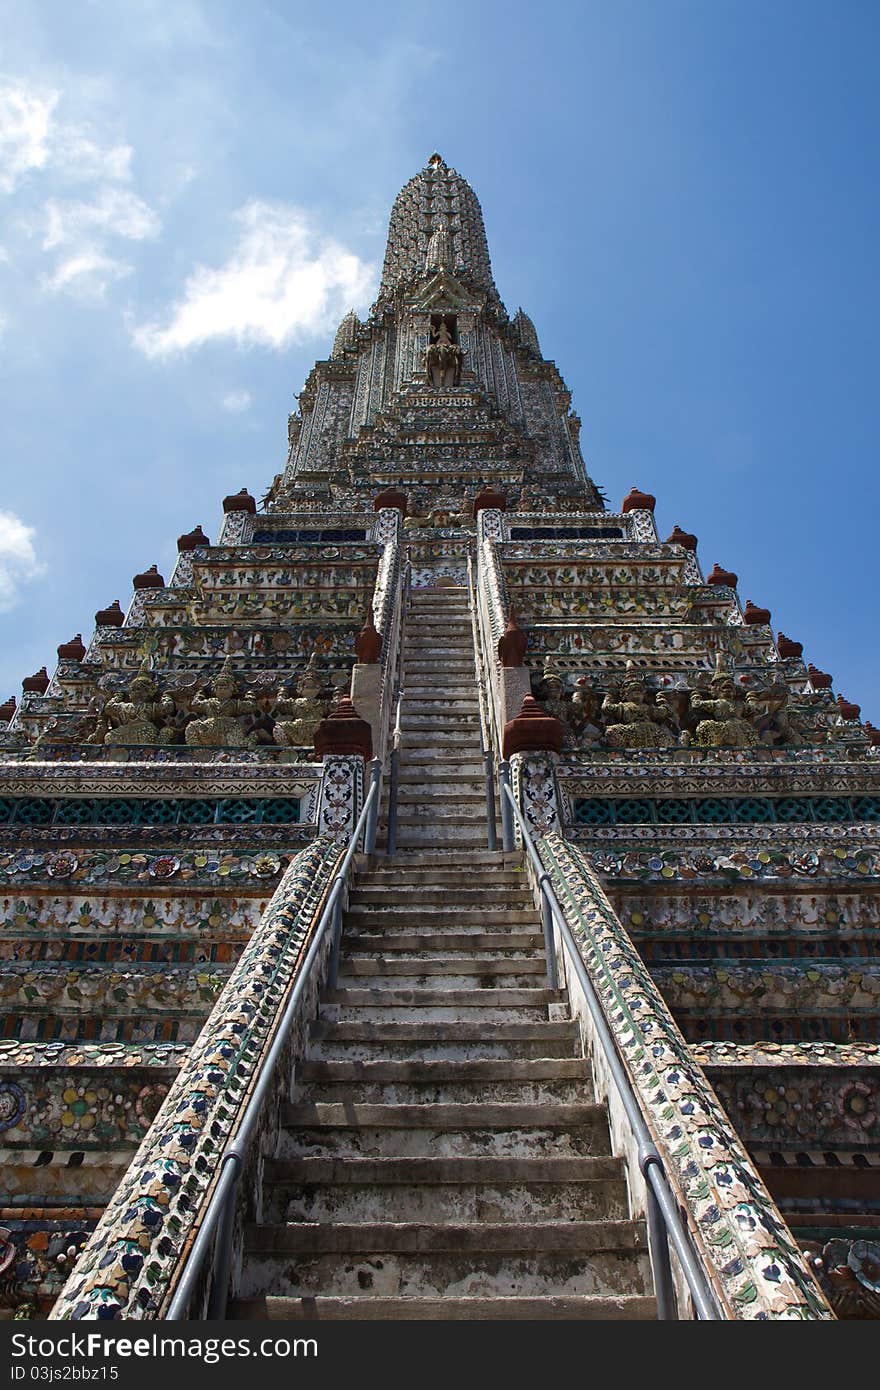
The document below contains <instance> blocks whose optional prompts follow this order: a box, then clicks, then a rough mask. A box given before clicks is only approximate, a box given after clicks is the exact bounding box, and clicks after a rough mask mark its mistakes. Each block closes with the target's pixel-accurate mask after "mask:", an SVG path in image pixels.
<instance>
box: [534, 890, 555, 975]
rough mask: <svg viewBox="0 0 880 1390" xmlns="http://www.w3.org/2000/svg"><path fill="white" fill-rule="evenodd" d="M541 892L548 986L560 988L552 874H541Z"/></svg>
mask: <svg viewBox="0 0 880 1390" xmlns="http://www.w3.org/2000/svg"><path fill="white" fill-rule="evenodd" d="M538 889H539V891H540V894H541V925H542V927H543V928H544V957H545V959H546V961H547V988H548V989H554V990H555V989H558V988H559V971H558V968H557V965H556V939H555V936H554V933H553V905H552V898H551V896H550V894H551V891H552V890H551V888H550V875H549V874H546V873H544V874H541V877H540V878H539V879H538Z"/></svg>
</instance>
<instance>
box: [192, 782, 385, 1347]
mask: <svg viewBox="0 0 880 1390" xmlns="http://www.w3.org/2000/svg"><path fill="white" fill-rule="evenodd" d="M376 763H378V759H374V768H375V765H376ZM380 772H381V765H380ZM378 796H379V778H378V777H376V776H375V775H373V776H371V778H370V787H369V790H368V792H367V795H366V797H365V798H364V804H363V807H362V808H361V813H360V815H359V817H358V820H357V824H356V826H355V828H354V830H353V831H352V834H351V838H350V840H349V842H348V848H347V849H346V852H345V856H344V858H343V860H342V864H341V865H340V868H339V869H338V871H337V872H336V873H335V874H334V876H333V880H332V883H331V885H330V891H329V893H328V895H327V900H326V902H325V904H324V910H323V911H322V913H321V916H320V918H319V920H318V925H317V927H316V928H315V931H314V934H313V936H312V940H311V942H310V944H309V948H308V950H307V951H306V954H305V957H304V959H303V961H302V964H301V966H300V968H299V970H298V971H297V974H296V979H295V980H294V983H293V988H292V990H291V992H290V998H289V999H288V1001H287V1005H286V1006H285V1009H284V1013H283V1014H282V1016H281V1021H280V1023H279V1024H278V1027H277V1029H276V1032H275V1037H274V1038H273V1040H272V1046H271V1047H270V1049H269V1052H268V1054H267V1056H266V1059H265V1061H264V1063H263V1065H262V1067H261V1069H260V1074H259V1076H258V1078H257V1083H256V1085H255V1087H254V1089H253V1091H252V1092H251V1094H250V1096H249V1098H248V1101H247V1104H246V1105H245V1108H244V1113H243V1115H242V1117H241V1121H240V1123H239V1126H238V1129H237V1130H236V1132H235V1137H234V1138H233V1139H232V1140H231V1142H230V1143H229V1145H228V1146H227V1148H226V1150H225V1152H224V1154H223V1157H222V1159H221V1162H220V1172H219V1176H218V1178H217V1184H216V1186H215V1188H214V1191H213V1193H212V1195H211V1198H210V1201H209V1202H208V1205H207V1208H206V1210H205V1214H204V1216H203V1218H202V1223H201V1226H200V1227H199V1233H198V1235H197V1236H196V1239H195V1241H194V1242H193V1246H192V1249H191V1250H190V1253H189V1256H188V1258H187V1261H186V1266H185V1268H184V1271H183V1274H182V1275H181V1278H180V1281H179V1283H178V1285H177V1288H176V1290H175V1293H174V1297H173V1298H172V1300H171V1303H170V1305H169V1308H168V1312H167V1314H166V1318H167V1319H168V1320H169V1321H173V1320H175V1319H178V1318H180V1319H185V1318H186V1317H187V1308H188V1306H189V1301H190V1299H191V1297H192V1295H193V1291H194V1289H195V1286H196V1283H197V1281H198V1279H199V1277H200V1275H201V1273H202V1268H203V1266H204V1264H205V1261H206V1259H207V1257H208V1255H209V1253H210V1251H211V1242H212V1239H213V1237H214V1233H215V1231H216V1233H217V1234H216V1240H215V1242H214V1249H213V1265H214V1278H213V1281H212V1284H211V1292H210V1297H209V1301H208V1310H207V1315H206V1316H207V1318H208V1319H210V1320H212V1321H215V1320H222V1319H223V1318H225V1316H226V1304H227V1301H228V1296H229V1294H228V1287H229V1273H230V1268H231V1264H232V1238H233V1230H234V1225H235V1189H236V1186H237V1183H238V1179H239V1177H240V1176H241V1173H242V1170H243V1168H244V1164H245V1160H246V1157H247V1152H248V1149H249V1147H250V1144H251V1141H252V1139H253V1137H254V1131H255V1129H256V1126H257V1122H258V1120H259V1118H260V1115H261V1113H262V1109H263V1105H264V1103H265V1101H266V1097H267V1095H268V1093H269V1090H270V1088H271V1085H272V1082H273V1079H274V1075H275V1068H276V1066H277V1064H278V1062H279V1060H280V1058H281V1055H282V1053H283V1051H284V1048H285V1045H286V1043H287V1036H288V1033H289V1032H290V1029H291V1027H292V1025H293V1022H294V1020H295V1018H296V1014H297V1010H298V1008H299V1003H300V1000H301V999H302V996H303V993H304V991H305V989H306V986H307V984H308V983H309V980H310V977H311V973H312V968H313V966H314V963H315V960H316V959H317V956H318V952H319V951H320V949H321V947H322V945H323V943H324V938H325V937H326V935H327V931H328V928H329V929H331V930H332V932H333V940H332V946H331V958H330V972H329V974H330V981H331V984H332V983H333V977H334V975H335V971H336V967H337V963H338V960H339V938H340V934H341V929H342V894H343V892H344V889H345V884H346V881H347V878H348V870H349V868H350V867H351V861H352V859H353V858H354V855H355V852H356V849H357V844H358V841H359V839H360V837H361V833H362V831H364V829H365V828H368V822H369V817H370V816H371V813H372V808H373V806H374V804H375V803H376V801H377V800H378ZM365 849H366V850H367V852H368V853H370V852H371V850H372V846H371V845H370V844H369V841H368V840H367V843H366V844H365Z"/></svg>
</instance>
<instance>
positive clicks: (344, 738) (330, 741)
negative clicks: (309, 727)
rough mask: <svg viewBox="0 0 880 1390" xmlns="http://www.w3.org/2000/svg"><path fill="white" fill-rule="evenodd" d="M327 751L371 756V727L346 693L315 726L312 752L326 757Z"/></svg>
mask: <svg viewBox="0 0 880 1390" xmlns="http://www.w3.org/2000/svg"><path fill="white" fill-rule="evenodd" d="M328 753H337V754H347V755H352V754H353V755H357V756H360V757H362V758H364V759H366V760H367V761H369V760H370V758H372V756H373V733H372V730H371V729H370V726H369V724H368V723H367V721H366V719H361V717H360V715H359V714H358V712H357V710H356V709H355V707H354V705H353V704H352V703H351V700H350V699H349V698H348V696H347V695H343V696H342V697H341V699H339V700H338V701H337V703H336V706H335V708H334V709H333V710H331V712H330V713H329V714H328V715H327V718H326V719H322V720H321V722H320V724H319V725H318V727H317V729H316V730H315V756H316V757H318V758H326V757H327V755H328Z"/></svg>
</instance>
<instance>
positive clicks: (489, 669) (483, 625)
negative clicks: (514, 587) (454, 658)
mask: <svg viewBox="0 0 880 1390" xmlns="http://www.w3.org/2000/svg"><path fill="white" fill-rule="evenodd" d="M481 573H482V574H483V576H484V577H485V563H484V559H483V556H482V552H481V550H480V549H478V551H477V586H476V599H477V614H478V618H479V624H480V646H481V650H482V654H483V665H484V669H485V686H484V688H485V691H486V704H487V707H488V711H489V744H490V747H492V748H493V749H494V750H495V754H496V756H497V755H498V754H499V753H500V750H501V745H502V740H503V735H504V730H503V728H502V725H501V720H500V718H499V715H498V701H497V699H496V698H495V696H494V694H493V685H492V679H491V678H492V675H493V670H494V668H493V657H492V654H493V652H494V651H495V643H494V638H493V633H492V622H491V618H490V616H489V614H488V612H487V610H486V603H485V598H486V594H485V586H484V580H483V579H481ZM487 628H488V631H487ZM501 814H502V816H503V815H504V804H503V802H502V806H501Z"/></svg>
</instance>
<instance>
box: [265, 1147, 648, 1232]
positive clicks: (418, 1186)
mask: <svg viewBox="0 0 880 1390" xmlns="http://www.w3.org/2000/svg"><path fill="white" fill-rule="evenodd" d="M308 1162H311V1163H312V1164H315V1163H317V1164H319V1165H320V1166H321V1167H323V1168H324V1169H328V1168H336V1169H338V1170H340V1176H339V1177H338V1178H337V1179H336V1180H335V1181H334V1180H332V1179H331V1180H328V1179H326V1178H325V1179H319V1180H317V1181H316V1180H315V1179H312V1180H311V1181H310V1180H308V1179H306V1180H305V1181H303V1180H299V1181H298V1180H297V1179H296V1178H295V1177H291V1176H290V1171H289V1170H291V1169H293V1170H295V1169H296V1168H297V1167H298V1165H296V1164H288V1165H284V1164H277V1165H271V1166H270V1167H269V1171H268V1172H266V1173H265V1175H264V1184H265V1189H266V1199H267V1206H266V1218H267V1220H269V1221H273V1222H274V1221H284V1222H289V1221H305V1222H314V1221H328V1222H339V1223H345V1224H348V1223H354V1222H376V1221H388V1222H390V1221H398V1222H406V1223H409V1222H413V1221H423V1222H428V1223H430V1222H437V1221H440V1220H442V1221H448V1222H450V1223H456V1224H461V1223H465V1222H467V1223H473V1222H482V1221H485V1222H505V1223H506V1222H513V1221H529V1222H532V1221H539V1222H540V1221H543V1222H548V1221H588V1220H594V1221H595V1220H612V1221H620V1220H626V1217H627V1204H626V1183H625V1182H624V1181H623V1179H622V1178H621V1177H619V1176H618V1177H614V1178H604V1179H603V1178H599V1179H595V1178H594V1179H592V1180H583V1179H578V1180H576V1181H574V1182H572V1183H563V1182H558V1181H550V1182H528V1181H523V1180H519V1181H516V1180H512V1179H510V1178H508V1177H506V1176H505V1175H504V1173H503V1168H504V1164H503V1162H502V1163H497V1162H495V1166H496V1168H499V1169H501V1170H502V1172H501V1174H500V1175H499V1177H498V1178H497V1179H495V1180H494V1181H493V1180H492V1179H491V1178H490V1179H484V1180H477V1181H467V1180H456V1179H454V1178H446V1179H440V1180H432V1174H431V1171H430V1169H431V1160H430V1159H427V1160H418V1159H414V1160H406V1159H404V1160H401V1162H402V1163H404V1164H406V1163H409V1164H411V1165H412V1166H413V1167H416V1168H418V1169H419V1170H421V1171H420V1176H419V1177H418V1178H413V1179H410V1180H409V1181H408V1182H400V1181H394V1180H391V1181H388V1180H386V1179H384V1177H383V1174H382V1166H383V1164H386V1165H387V1164H393V1163H394V1160H393V1159H391V1160H389V1159H384V1160H383V1159H378V1160H377V1159H365V1160H362V1161H361V1162H360V1164H359V1163H358V1161H357V1160H354V1161H353V1162H352V1163H349V1164H345V1163H340V1164H329V1163H327V1161H326V1160H321V1159H317V1160H315V1159H312V1160H309V1161H307V1163H306V1165H304V1166H306V1167H308ZM464 1162H465V1163H466V1162H467V1160H465V1161H464ZM488 1162H489V1163H492V1162H493V1160H488ZM581 1162H582V1163H583V1164H587V1163H595V1164H601V1163H602V1162H604V1160H602V1159H583V1160H581ZM437 1166H438V1167H443V1166H445V1167H447V1168H452V1167H454V1166H455V1160H448V1159H447V1160H445V1161H444V1160H442V1159H441V1160H437ZM359 1167H360V1168H361V1169H362V1170H365V1171H361V1172H357V1171H356V1170H357V1169H358V1168H359ZM285 1170H287V1171H285ZM367 1172H368V1173H369V1174H370V1176H369V1177H367V1176H366V1173H367Z"/></svg>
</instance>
